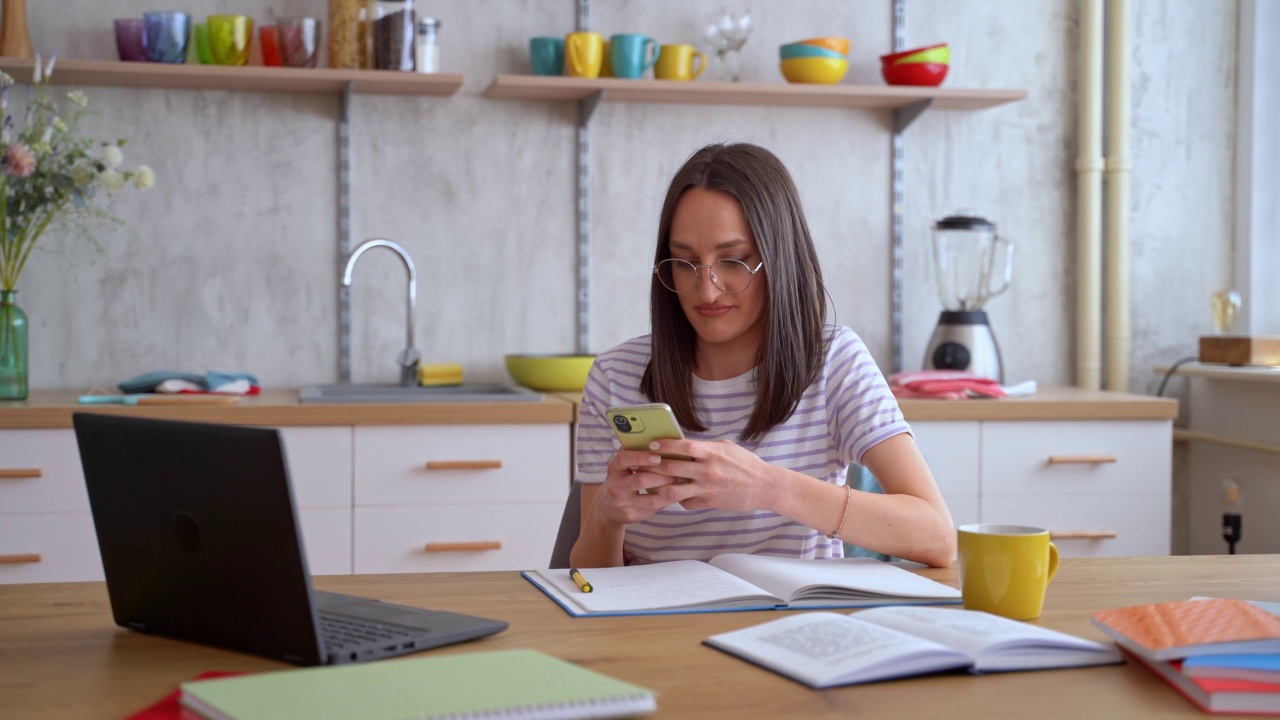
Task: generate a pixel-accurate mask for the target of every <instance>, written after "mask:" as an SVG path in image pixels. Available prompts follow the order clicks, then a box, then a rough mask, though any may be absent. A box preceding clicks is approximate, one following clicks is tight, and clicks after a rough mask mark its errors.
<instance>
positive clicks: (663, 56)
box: [653, 44, 707, 81]
mask: <svg viewBox="0 0 1280 720" xmlns="http://www.w3.org/2000/svg"><path fill="white" fill-rule="evenodd" d="M695 58H697V60H698V67H697V69H696V70H695V69H694V67H693V61H694V59H695ZM706 69H707V56H706V55H703V54H702V53H700V52H698V50H697V49H696V48H694V47H693V46H692V45H678V44H677V45H663V46H662V49H661V50H659V51H658V62H657V64H655V65H654V66H653V76H654V77H656V78H658V79H659V80H684V81H689V80H696V79H697V78H698V76H699V75H701V74H702V71H703V70H706Z"/></svg>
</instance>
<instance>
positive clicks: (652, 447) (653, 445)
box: [649, 440, 658, 450]
mask: <svg viewBox="0 0 1280 720" xmlns="http://www.w3.org/2000/svg"><path fill="white" fill-rule="evenodd" d="M649 449H650V450H657V449H658V441H657V440H654V441H653V442H651V443H649Z"/></svg>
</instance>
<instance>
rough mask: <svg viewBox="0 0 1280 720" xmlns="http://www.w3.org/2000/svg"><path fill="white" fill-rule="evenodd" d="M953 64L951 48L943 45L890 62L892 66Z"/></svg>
mask: <svg viewBox="0 0 1280 720" xmlns="http://www.w3.org/2000/svg"><path fill="white" fill-rule="evenodd" d="M950 62H951V48H950V47H948V46H946V45H943V46H942V47H936V48H929V49H927V50H921V51H920V52H918V53H912V54H911V55H908V56H906V57H902V58H898V59H897V60H893V61H892V62H890V63H889V64H890V65H906V64H907V63H938V64H940V65H947V64H949V63H950Z"/></svg>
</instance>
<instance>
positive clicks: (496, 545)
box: [426, 540, 502, 552]
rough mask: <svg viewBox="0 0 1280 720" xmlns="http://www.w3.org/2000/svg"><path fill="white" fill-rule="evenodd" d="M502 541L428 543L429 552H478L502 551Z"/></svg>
mask: <svg viewBox="0 0 1280 720" xmlns="http://www.w3.org/2000/svg"><path fill="white" fill-rule="evenodd" d="M501 549H502V541H501V540H479V541H477V542H453V543H447V542H436V543H427V547H426V551H427V552H473V551H476V550H501Z"/></svg>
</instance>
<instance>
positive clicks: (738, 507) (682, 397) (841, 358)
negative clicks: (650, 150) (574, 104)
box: [570, 144, 956, 567]
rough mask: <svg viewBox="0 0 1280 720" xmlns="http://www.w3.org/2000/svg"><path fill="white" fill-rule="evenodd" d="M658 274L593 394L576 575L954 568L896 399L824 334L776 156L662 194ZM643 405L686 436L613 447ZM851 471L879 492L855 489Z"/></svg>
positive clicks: (941, 519) (936, 500)
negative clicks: (856, 557)
mask: <svg viewBox="0 0 1280 720" xmlns="http://www.w3.org/2000/svg"><path fill="white" fill-rule="evenodd" d="M654 262H655V265H654V271H653V282H652V285H651V290H650V315H651V324H652V334H651V335H647V336H644V337H639V338H635V339H633V340H630V341H627V342H625V343H623V344H621V345H619V346H617V347H615V348H613V349H611V350H609V351H607V352H604V353H602V354H601V355H599V356H598V357H597V358H596V361H595V364H594V365H593V366H592V369H591V373H590V375H589V376H588V378H587V384H586V388H585V389H584V391H583V399H582V409H581V415H580V420H579V425H578V439H577V458H576V459H577V478H576V480H577V482H579V483H582V524H581V530H580V532H579V536H578V541H577V543H576V544H575V545H574V547H573V551H572V553H571V556H570V557H571V561H572V564H573V565H574V566H575V567H605V566H612V565H623V564H632V563H647V562H661V561H665V560H677V559H703V560H705V559H709V558H711V557H714V556H715V555H719V554H722V553H728V552H741V553H760V554H770V555H781V556H787V557H799V558H831V557H841V556H842V555H843V551H844V546H843V542H846V541H847V542H850V543H853V544H855V545H859V546H862V547H865V548H867V549H870V550H875V551H877V552H881V553H885V554H888V555H893V556H895V557H900V558H906V559H909V560H916V561H918V562H922V563H927V564H929V565H933V566H946V565H949V564H950V563H951V561H952V559H953V558H954V556H955V547H956V546H955V543H956V540H955V531H954V529H953V527H952V524H951V516H950V514H949V513H948V511H947V507H946V504H945V503H944V502H943V500H942V496H941V494H939V492H938V488H937V485H936V484H935V483H934V480H933V476H932V475H931V474H930V472H929V468H928V466H927V465H926V464H925V462H924V459H923V458H922V457H921V455H920V452H919V450H918V449H917V448H916V446H915V442H914V440H913V439H912V437H911V434H910V432H911V431H910V428H909V427H908V426H907V423H906V421H905V420H903V417H902V413H901V411H900V410H899V409H898V404H897V402H896V401H895V400H894V397H893V395H892V394H891V393H890V392H889V388H888V386H887V384H886V383H885V380H884V377H883V376H882V375H881V373H880V371H879V369H878V368H877V367H876V364H875V361H874V360H873V359H872V358H871V355H870V354H869V353H868V352H867V349H866V347H865V346H864V345H863V343H862V341H861V340H860V339H859V338H858V336H857V335H855V334H854V333H853V331H852V330H850V329H848V328H845V327H839V326H833V325H826V290H825V288H824V286H823V284H822V272H821V270H820V268H819V267H818V258H817V253H816V252H815V251H814V247H813V240H812V238H811V237H810V235H809V228H808V225H807V223H806V222H805V218H804V211H803V209H802V208H801V206H800V199H799V195H798V193H797V192H796V188H795V183H794V182H793V181H792V179H791V175H790V173H788V172H787V170H786V168H785V167H784V166H783V165H782V162H781V161H780V160H778V158H777V157H776V156H774V155H773V154H772V153H770V152H769V151H768V150H765V149H764V148H761V147H758V146H755V145H749V144H728V145H723V144H717V145H709V146H707V147H704V148H702V149H701V150H699V151H697V152H696V153H694V154H693V155H692V156H691V157H690V158H689V159H688V160H687V161H686V162H685V164H684V166H683V167H681V168H680V170H679V172H677V173H676V176H675V178H674V179H673V180H672V181H671V187H670V189H669V190H668V191H667V197H666V201H665V202H664V203H663V207H662V216H661V218H660V221H659V225H658V243H657V251H656V253H655V260H654ZM651 402H664V403H667V404H668V405H670V406H671V408H672V410H673V411H674V412H675V415H676V419H677V420H678V421H679V422H680V425H681V427H682V428H683V429H684V432H685V436H686V438H687V439H685V440H660V441H657V442H654V443H652V444H651V445H650V451H627V450H618V449H617V448H618V443H617V441H616V439H615V437H614V435H613V432H612V430H611V429H610V427H609V424H608V423H607V422H606V420H605V410H606V409H607V408H609V407H611V406H616V405H635V404H641V403H651ZM658 453H664V454H681V455H686V456H689V457H691V458H693V459H692V460H670V459H664V458H662V457H660V456H659V455H658ZM854 462H856V463H859V464H861V465H863V466H864V467H866V468H867V469H868V470H870V471H871V473H872V474H873V475H875V477H876V479H877V480H879V482H880V485H881V487H882V488H883V489H884V493H883V494H880V493H867V492H861V491H858V490H853V489H851V488H849V487H847V486H846V485H845V473H846V470H847V468H848V465H849V464H850V463H854Z"/></svg>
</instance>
